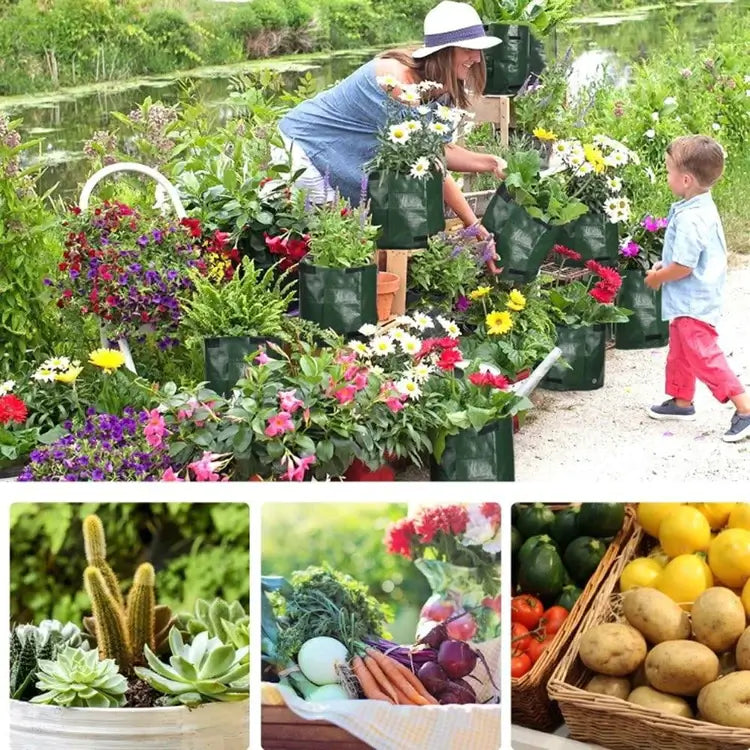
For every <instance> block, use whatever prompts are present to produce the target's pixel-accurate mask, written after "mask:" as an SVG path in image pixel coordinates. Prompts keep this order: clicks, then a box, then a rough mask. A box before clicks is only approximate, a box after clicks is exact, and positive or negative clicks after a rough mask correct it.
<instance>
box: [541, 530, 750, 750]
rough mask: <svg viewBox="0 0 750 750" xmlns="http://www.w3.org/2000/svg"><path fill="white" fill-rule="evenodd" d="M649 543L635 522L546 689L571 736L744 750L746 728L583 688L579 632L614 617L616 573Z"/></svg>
mask: <svg viewBox="0 0 750 750" xmlns="http://www.w3.org/2000/svg"><path fill="white" fill-rule="evenodd" d="M650 546H651V542H650V537H648V536H647V535H646V534H645V533H644V532H643V531H642V530H641V529H640V527H637V528H636V530H635V533H634V534H633V536H632V537H631V540H630V542H629V543H628V544H627V545H626V548H625V550H624V553H623V556H622V558H621V559H620V560H618V561H617V564H616V565H615V567H614V568H613V570H612V574H611V575H610V577H609V578H608V580H607V582H606V585H605V586H602V589H601V591H600V593H599V596H598V597H597V599H596V600H595V606H594V607H593V608H592V609H591V611H590V612H589V614H588V615H587V617H586V619H585V620H584V622H583V625H582V626H581V628H580V629H579V632H578V634H577V635H576V637H575V638H574V640H573V643H572V644H571V647H570V649H569V650H568V652H567V654H566V655H565V657H564V658H563V659H561V661H560V663H559V664H558V666H557V669H555V671H554V674H553V676H552V679H551V680H550V682H549V695H550V697H551V698H552V699H553V700H556V701H557V702H558V704H559V706H560V709H561V710H562V714H563V716H564V717H565V722H566V724H567V725H568V728H569V729H570V735H571V737H572V738H573V739H576V740H579V741H581V742H592V743H596V744H599V745H602V746H604V747H607V748H610V750H642V749H643V748H644V747H653V748H658V750H740V749H742V750H747V748H750V730H747V729H734V728H732V727H722V726H719V725H718V724H711V723H709V722H706V721H697V720H695V719H685V718H682V717H680V716H674V715H672V714H667V713H662V712H661V711H655V710H652V709H649V708H645V707H643V706H638V705H635V704H634V703H628V702H627V701H624V700H621V699H620V698H613V697H610V696H607V695H597V694H595V693H589V692H587V691H586V690H584V689H583V685H585V684H586V683H587V682H588V680H589V679H590V678H591V677H592V676H593V672H591V671H590V670H588V669H587V668H586V667H585V666H584V665H583V663H582V662H581V660H580V659H579V658H578V649H579V645H580V640H581V636H582V634H583V633H585V632H586V630H588V629H589V628H591V627H594V626H595V625H598V624H600V623H603V622H611V621H614V620H616V616H615V615H614V609H613V606H612V603H613V601H612V600H613V594H614V592H615V590H616V587H617V582H618V580H619V576H620V573H621V572H622V569H623V568H624V567H625V565H626V564H627V563H628V562H629V561H630V560H632V559H633V558H634V557H638V556H640V555H643V554H646V553H647V552H648V549H649V547H650Z"/></svg>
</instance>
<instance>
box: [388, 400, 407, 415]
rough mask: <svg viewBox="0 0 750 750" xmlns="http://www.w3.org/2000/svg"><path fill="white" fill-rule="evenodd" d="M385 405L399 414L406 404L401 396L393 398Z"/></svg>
mask: <svg viewBox="0 0 750 750" xmlns="http://www.w3.org/2000/svg"><path fill="white" fill-rule="evenodd" d="M385 405H386V406H387V407H388V408H389V409H390V410H391V411H392V412H393V413H394V414H397V413H398V412H400V411H401V409H403V408H404V402H403V401H402V400H401V398H400V397H399V396H391V397H390V398H387V399H386V400H385Z"/></svg>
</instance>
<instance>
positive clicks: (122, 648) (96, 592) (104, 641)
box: [83, 565, 133, 674]
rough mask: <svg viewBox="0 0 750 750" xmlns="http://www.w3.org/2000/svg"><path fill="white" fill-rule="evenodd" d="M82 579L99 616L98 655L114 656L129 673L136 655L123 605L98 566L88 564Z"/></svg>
mask: <svg viewBox="0 0 750 750" xmlns="http://www.w3.org/2000/svg"><path fill="white" fill-rule="evenodd" d="M83 583H84V586H85V587H86V593H87V594H88V595H89V598H90V599H91V609H92V611H93V613H94V617H95V618H96V641H97V646H98V649H99V658H100V659H114V660H115V662H117V666H118V667H119V668H120V672H122V674H129V673H130V672H131V671H132V666H133V663H132V662H133V658H132V651H131V646H130V639H129V637H128V627H127V624H126V621H125V610H124V608H123V607H122V606H120V605H119V603H118V602H117V600H116V599H115V597H114V596H113V595H112V592H111V591H110V590H109V587H108V586H107V584H106V581H105V580H104V576H103V575H102V572H101V570H99V568H97V567H94V566H93V565H89V567H87V568H86V570H85V571H84V574H83Z"/></svg>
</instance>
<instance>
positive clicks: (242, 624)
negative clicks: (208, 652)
mask: <svg viewBox="0 0 750 750" xmlns="http://www.w3.org/2000/svg"><path fill="white" fill-rule="evenodd" d="M249 623H250V617H249V615H248V614H247V613H246V612H245V610H244V609H243V607H242V605H241V604H240V603H239V602H237V601H234V602H232V603H231V604H229V603H227V602H226V601H224V599H220V598H218V597H217V598H216V599H214V600H213V601H212V602H211V603H210V604H209V603H208V602H207V601H206V600H205V599H198V601H197V602H196V603H195V608H194V611H193V612H192V613H182V614H179V615H178V616H177V626H178V627H179V629H180V630H181V631H182V633H183V635H187V636H194V635H198V633H202V632H204V631H205V632H207V633H208V635H209V637H211V638H218V639H219V640H220V641H221V642H222V643H227V644H231V645H232V646H234V647H235V648H242V647H243V646H247V645H249V643H250V640H249V635H248V627H249Z"/></svg>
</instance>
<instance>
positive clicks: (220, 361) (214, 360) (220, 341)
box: [203, 336, 268, 396]
mask: <svg viewBox="0 0 750 750" xmlns="http://www.w3.org/2000/svg"><path fill="white" fill-rule="evenodd" d="M267 340H268V339H266V338H262V337H259V336H217V337H215V338H206V339H203V373H204V380H206V381H208V387H209V388H210V389H211V390H212V391H215V392H216V393H218V394H220V395H221V396H229V395H230V394H231V392H232V388H233V387H234V385H235V383H236V382H237V381H238V380H239V379H240V378H241V377H242V373H243V370H244V368H245V365H246V363H245V357H246V356H247V355H248V354H250V353H251V352H254V351H256V350H257V349H258V347H259V346H262V345H263V344H265V343H266V341H267Z"/></svg>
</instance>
